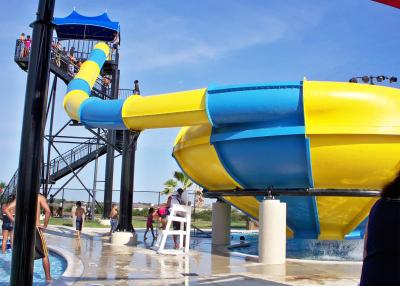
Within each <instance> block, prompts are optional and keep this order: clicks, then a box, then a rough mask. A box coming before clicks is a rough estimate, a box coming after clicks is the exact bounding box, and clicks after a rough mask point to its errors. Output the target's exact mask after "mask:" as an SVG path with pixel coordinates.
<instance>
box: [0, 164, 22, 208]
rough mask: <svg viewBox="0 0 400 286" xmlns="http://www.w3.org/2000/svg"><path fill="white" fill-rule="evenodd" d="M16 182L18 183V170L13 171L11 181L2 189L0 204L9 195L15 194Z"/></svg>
mask: <svg viewBox="0 0 400 286" xmlns="http://www.w3.org/2000/svg"><path fill="white" fill-rule="evenodd" d="M17 181H18V169H17V170H16V171H15V173H14V175H13V176H12V178H11V180H10V181H9V182H8V184H7V186H6V187H5V188H4V191H3V193H2V194H1V195H0V202H2V201H3V200H4V199H5V198H7V197H8V196H9V195H12V194H15V191H16V189H17Z"/></svg>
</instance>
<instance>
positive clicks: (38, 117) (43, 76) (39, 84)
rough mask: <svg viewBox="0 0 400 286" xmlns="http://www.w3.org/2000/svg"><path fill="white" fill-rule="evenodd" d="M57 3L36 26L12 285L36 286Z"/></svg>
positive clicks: (41, 8)
mask: <svg viewBox="0 0 400 286" xmlns="http://www.w3.org/2000/svg"><path fill="white" fill-rule="evenodd" d="M54 4H55V0H40V1H39V5H38V12H37V17H36V21H35V22H34V23H33V24H32V25H33V31H32V48H31V53H30V59H29V69H28V80H27V84H26V92H25V106H24V118H23V124H22V136H21V147H20V155H19V176H18V186H17V206H16V209H15V229H14V247H13V253H12V263H11V278H10V284H11V285H14V286H17V285H18V286H24V285H32V280H33V255H34V243H35V235H34V234H35V226H36V210H37V195H38V193H39V188H40V163H41V162H40V161H41V158H42V152H43V150H42V149H43V148H42V147H43V135H44V128H45V124H46V103H47V92H48V85H49V71H50V69H49V68H50V50H51V37H52V32H53V31H52V19H53V12H54Z"/></svg>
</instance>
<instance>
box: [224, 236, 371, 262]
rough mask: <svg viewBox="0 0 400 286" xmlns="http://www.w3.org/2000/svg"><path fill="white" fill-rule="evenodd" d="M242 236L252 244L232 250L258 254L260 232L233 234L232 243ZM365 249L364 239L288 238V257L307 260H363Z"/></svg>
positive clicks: (237, 241)
mask: <svg viewBox="0 0 400 286" xmlns="http://www.w3.org/2000/svg"><path fill="white" fill-rule="evenodd" d="M240 236H244V237H245V242H249V243H250V246H247V247H239V248H234V249H233V250H232V251H237V252H241V253H245V254H251V255H258V234H256V233H255V234H243V233H237V234H233V235H232V236H231V239H232V240H231V244H238V243H240V241H239V237H240ZM363 249H364V242H363V240H362V239H349V240H317V239H288V240H287V242H286V257H287V258H295V259H307V260H326V261H328V260H329V261H362V256H363Z"/></svg>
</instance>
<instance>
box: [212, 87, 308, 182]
mask: <svg viewBox="0 0 400 286" xmlns="http://www.w3.org/2000/svg"><path fill="white" fill-rule="evenodd" d="M207 98H208V103H207V104H208V105H207V108H208V109H209V112H210V116H211V117H212V121H213V124H214V126H218V128H215V127H213V129H212V134H211V138H210V142H211V144H213V145H214V147H215V150H216V151H217V154H218V157H219V159H220V161H221V163H222V165H223V166H224V168H225V169H226V171H227V172H228V173H229V175H230V176H232V178H233V179H235V180H236V181H237V182H238V183H240V184H241V185H242V186H243V187H245V188H261V189H265V188H268V187H273V188H299V187H300V188H310V187H312V174H311V167H310V159H309V146H308V144H307V139H306V137H305V127H304V111H303V96H302V84H301V82H295V83H280V84H277V83H272V84H270V85H268V84H262V85H258V86H256V85H250V86H232V87H229V86H228V87H222V88H212V89H210V91H209V93H208V95H207Z"/></svg>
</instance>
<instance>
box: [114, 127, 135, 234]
mask: <svg viewBox="0 0 400 286" xmlns="http://www.w3.org/2000/svg"><path fill="white" fill-rule="evenodd" d="M139 134H140V133H139V132H131V131H124V149H123V154H122V172H121V192H120V197H119V209H120V215H119V221H118V230H119V231H128V232H132V231H133V227H132V203H133V184H134V176H135V152H136V144H137V140H138V137H139Z"/></svg>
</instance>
